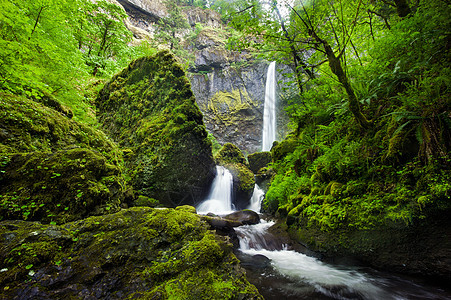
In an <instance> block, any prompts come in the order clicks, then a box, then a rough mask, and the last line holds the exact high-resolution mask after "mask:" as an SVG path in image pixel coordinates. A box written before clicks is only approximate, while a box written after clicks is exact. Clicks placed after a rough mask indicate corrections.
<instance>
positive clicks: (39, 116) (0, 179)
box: [0, 94, 129, 224]
mask: <svg viewBox="0 0 451 300" xmlns="http://www.w3.org/2000/svg"><path fill="white" fill-rule="evenodd" d="M55 101H56V100H54V101H52V105H49V106H44V104H48V101H44V102H43V101H41V102H42V103H37V102H35V101H33V100H31V99H27V98H24V97H20V96H13V95H8V94H0V103H1V105H0V200H1V204H2V205H1V206H0V220H4V219H10V220H12V219H19V220H33V221H41V222H43V223H50V222H52V223H58V224H60V223H64V222H69V221H74V220H78V219H81V218H85V217H87V216H91V215H100V214H106V213H111V212H115V211H118V210H119V209H120V207H121V205H123V204H124V202H127V201H128V200H127V199H128V198H129V197H128V196H127V185H126V181H125V178H124V177H123V175H122V173H121V169H120V166H121V164H122V163H123V161H122V152H121V151H120V150H119V148H118V147H117V145H116V144H114V143H113V142H111V141H110V140H109V139H108V138H107V137H106V135H105V134H104V133H103V132H101V131H100V130H96V129H93V128H91V127H88V126H85V125H82V124H80V123H78V122H77V121H75V120H72V119H70V115H67V114H65V113H64V112H63V111H62V110H61V109H58V108H61V106H58V105H54V104H55V103H57V102H55ZM56 109H58V110H56Z"/></svg>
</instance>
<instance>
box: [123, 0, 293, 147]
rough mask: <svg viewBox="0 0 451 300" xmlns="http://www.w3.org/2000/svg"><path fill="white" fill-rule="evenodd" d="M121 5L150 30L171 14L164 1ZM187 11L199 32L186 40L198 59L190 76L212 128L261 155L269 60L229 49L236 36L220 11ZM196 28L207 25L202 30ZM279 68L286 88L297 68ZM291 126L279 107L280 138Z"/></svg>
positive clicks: (136, 22) (223, 137)
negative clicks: (229, 30)
mask: <svg viewBox="0 0 451 300" xmlns="http://www.w3.org/2000/svg"><path fill="white" fill-rule="evenodd" d="M119 2H120V3H121V4H122V5H123V6H124V7H125V9H126V11H127V13H128V14H129V16H130V19H131V23H132V24H133V25H135V26H138V27H140V28H142V29H145V30H147V31H149V32H152V31H153V28H152V24H153V23H155V22H156V21H157V19H158V18H160V17H162V16H165V15H166V13H167V12H166V9H165V8H164V5H163V4H162V3H161V1H155V2H151V1H137V0H128V1H126V0H119ZM183 11H184V13H185V16H186V18H187V20H188V22H189V24H190V25H191V27H192V30H193V31H194V32H195V34H194V35H195V36H194V38H193V37H192V36H191V37H187V39H186V40H185V47H186V49H187V50H188V51H189V52H190V53H191V54H193V55H194V61H193V63H192V65H191V67H190V68H189V70H188V77H189V80H190V82H191V86H192V90H193V92H194V95H195V98H196V102H197V104H198V105H199V108H200V109H201V111H202V113H203V115H204V123H205V125H206V127H207V130H208V131H209V132H211V133H212V134H213V136H214V137H215V138H216V139H217V140H218V142H219V143H220V144H221V145H224V144H225V143H228V142H229V143H233V144H235V145H237V146H238V147H239V148H240V149H242V150H244V151H246V152H248V153H253V152H256V151H259V150H260V148H261V135H262V122H263V107H264V99H265V82H266V72H267V67H268V65H269V62H267V61H262V60H256V59H254V58H253V57H252V56H251V54H250V53H248V52H245V51H243V52H240V51H230V50H227V49H226V41H227V38H228V36H229V34H230V33H229V32H228V31H227V28H226V26H225V25H224V24H223V23H222V21H221V17H220V15H219V14H218V13H217V12H215V11H212V10H208V9H201V8H198V7H191V6H185V7H184V9H183ZM196 24H202V26H201V27H202V29H201V30H200V31H199V29H196ZM135 36H136V35H135ZM278 69H279V70H281V71H280V72H279V73H278V76H277V81H280V82H284V84H282V85H285V84H286V82H287V79H285V78H284V77H283V76H282V74H283V73H287V72H288V73H291V72H292V70H291V69H290V68H289V67H288V66H278ZM281 88H282V86H280V88H279V89H278V90H279V91H281ZM287 123H288V118H287V117H286V115H285V113H284V110H283V107H280V106H279V113H278V124H277V125H278V129H279V130H278V139H282V138H283V137H284V136H285V135H286V131H287V127H286V124H287Z"/></svg>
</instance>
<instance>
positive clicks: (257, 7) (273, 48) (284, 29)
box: [230, 0, 370, 128]
mask: <svg viewBox="0 0 451 300" xmlns="http://www.w3.org/2000/svg"><path fill="white" fill-rule="evenodd" d="M296 3H297V4H296V5H290V4H288V3H285V5H284V6H280V4H279V3H278V2H277V1H275V0H273V1H270V3H269V5H266V6H265V5H264V3H262V2H259V1H256V0H253V1H241V2H239V4H236V5H235V11H234V12H233V13H232V14H231V15H232V18H231V22H230V24H231V25H232V26H234V27H235V28H237V29H238V30H240V31H242V32H245V33H247V34H249V35H253V36H256V40H257V41H258V42H257V43H254V44H253V46H254V45H255V44H258V43H260V44H261V45H262V46H257V47H259V49H261V50H263V51H267V52H268V53H270V55H268V56H272V57H274V53H277V54H276V56H275V57H279V58H282V59H285V60H289V61H290V62H291V63H292V64H293V65H294V68H295V75H296V78H297V80H296V82H297V85H298V86H299V90H300V92H302V85H304V82H305V80H303V76H302V74H301V72H303V73H305V74H306V75H307V80H308V79H312V78H314V73H313V71H312V69H315V68H317V67H318V66H320V65H322V64H324V63H328V65H329V69H330V71H331V72H332V73H333V74H334V75H335V76H336V78H337V79H338V81H339V82H340V83H341V85H342V86H343V87H344V89H345V91H346V94H347V96H348V102H349V110H350V111H351V113H352V114H353V115H354V117H355V119H356V120H357V122H358V124H359V125H360V126H361V127H362V128H367V127H369V126H370V122H369V121H368V119H367V118H366V117H365V116H364V115H363V113H362V111H361V109H360V105H361V104H360V102H359V100H358V98H357V96H356V93H355V91H354V89H353V87H352V83H351V80H350V79H349V77H348V75H347V73H346V53H347V52H351V51H352V52H353V53H352V56H353V57H355V58H357V59H360V58H359V53H358V51H357V49H356V47H355V43H354V42H353V39H354V38H355V37H353V35H354V34H355V32H356V27H357V26H358V24H359V23H363V22H362V18H364V17H365V18H367V15H364V13H366V11H365V10H364V9H363V4H362V0H352V1H344V0H337V1H325V0H314V1H309V2H308V3H309V5H308V6H305V5H304V4H303V1H302V0H300V1H297V2H296ZM279 7H280V8H279ZM281 8H284V9H285V11H288V12H287V13H286V15H287V16H282V14H281V12H280V9H281ZM254 40H255V39H254ZM248 41H249V43H248V45H247V46H249V44H250V43H252V39H248ZM349 48H351V49H352V50H348V49H349ZM303 81H304V82H303Z"/></svg>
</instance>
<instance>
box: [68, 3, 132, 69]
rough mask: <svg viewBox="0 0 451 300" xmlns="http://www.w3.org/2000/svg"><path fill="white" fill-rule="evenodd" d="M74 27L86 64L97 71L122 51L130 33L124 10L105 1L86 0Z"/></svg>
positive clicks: (129, 38) (129, 37)
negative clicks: (92, 0)
mask: <svg viewBox="0 0 451 300" xmlns="http://www.w3.org/2000/svg"><path fill="white" fill-rule="evenodd" d="M83 10H84V11H83V14H81V15H79V19H78V22H77V23H76V24H77V27H76V32H77V35H76V38H77V42H78V48H79V49H80V50H82V52H83V53H84V56H85V59H86V64H87V65H88V66H90V67H91V68H92V74H93V75H96V74H97V72H98V71H99V69H103V70H104V69H105V68H106V67H107V64H108V63H109V62H110V61H111V60H112V59H114V57H115V56H118V55H119V54H120V53H122V52H124V50H125V48H126V47H127V44H128V42H130V41H131V33H130V31H129V30H128V29H127V27H126V26H125V24H124V20H125V19H126V18H127V14H126V13H125V11H124V10H123V9H122V8H121V7H119V6H117V5H115V4H113V3H110V2H108V1H105V0H101V1H97V2H95V3H90V2H89V3H86V5H85V6H84V7H83Z"/></svg>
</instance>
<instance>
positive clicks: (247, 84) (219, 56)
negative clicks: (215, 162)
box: [188, 27, 291, 153]
mask: <svg viewBox="0 0 451 300" xmlns="http://www.w3.org/2000/svg"><path fill="white" fill-rule="evenodd" d="M227 35H228V34H227V33H226V32H225V31H222V30H218V29H212V28H208V27H207V28H204V29H203V30H202V31H200V32H199V33H198V34H197V36H196V37H195V38H194V39H193V40H191V43H190V45H189V49H190V50H191V51H192V53H194V57H195V60H194V67H192V68H191V69H190V70H189V73H188V76H189V78H190V81H191V85H192V89H193V92H194V95H195V96H196V101H197V103H198V105H199V107H200V109H201V111H202V113H203V114H204V122H205V124H206V126H207V130H208V131H209V132H211V133H212V134H213V135H214V136H215V137H216V139H217V140H218V142H219V143H220V144H225V143H232V144H235V145H237V146H238V147H239V148H240V149H242V150H244V151H247V152H249V153H253V152H256V151H259V150H260V149H261V139H262V126H263V108H264V101H265V84H266V73H267V69H268V65H269V62H267V61H263V60H257V59H254V58H253V57H252V56H251V55H250V54H249V53H247V52H244V51H243V52H239V51H230V50H227V49H226V39H227ZM277 68H278V70H279V71H278V73H277V82H280V83H279V88H278V90H279V91H280V90H281V88H282V87H283V86H285V85H286V82H287V80H286V79H285V78H284V77H283V75H282V74H283V73H288V72H291V70H290V68H289V67H288V66H284V65H281V66H278V67H277ZM277 107H278V117H277V119H278V124H277V125H278V138H280V139H282V138H283V137H284V136H285V132H286V124H287V122H288V120H287V118H286V116H285V114H284V111H283V106H281V105H280V103H279V105H277Z"/></svg>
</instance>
